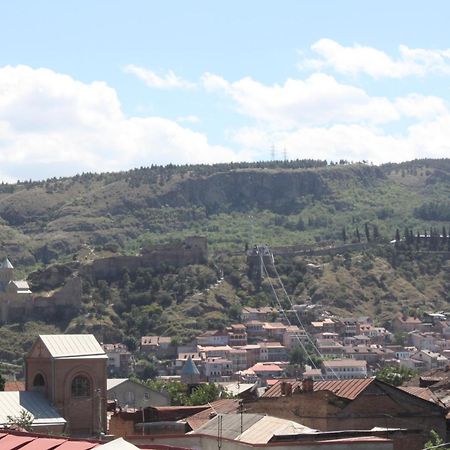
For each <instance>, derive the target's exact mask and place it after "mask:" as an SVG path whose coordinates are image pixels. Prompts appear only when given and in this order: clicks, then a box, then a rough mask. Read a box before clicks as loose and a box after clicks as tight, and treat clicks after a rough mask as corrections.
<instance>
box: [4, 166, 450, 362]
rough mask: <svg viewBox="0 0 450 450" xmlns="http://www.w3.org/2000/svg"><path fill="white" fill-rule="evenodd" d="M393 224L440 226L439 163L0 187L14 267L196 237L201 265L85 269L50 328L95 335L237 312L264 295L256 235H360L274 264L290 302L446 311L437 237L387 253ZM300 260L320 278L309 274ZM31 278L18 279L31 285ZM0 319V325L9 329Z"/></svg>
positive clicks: (444, 186) (193, 170) (166, 327)
mask: <svg viewBox="0 0 450 450" xmlns="http://www.w3.org/2000/svg"><path fill="white" fill-rule="evenodd" d="M344 230H345V231H344ZM397 230H398V233H399V234H400V235H401V236H404V235H408V236H410V235H411V233H412V235H413V236H416V234H417V233H420V234H424V233H426V234H427V235H430V234H433V235H434V236H436V235H437V234H442V233H443V232H445V233H447V231H446V230H448V231H450V160H449V159H443V160H416V161H410V162H405V163H402V164H388V165H383V166H370V165H367V164H360V163H359V164H347V163H345V164H344V163H343V164H332V165H329V164H328V165H327V164H326V163H325V162H323V161H310V160H308V161H287V162H283V161H273V162H267V163H263V162H261V163H240V164H220V165H213V166H203V165H199V166H174V165H170V166H166V167H158V166H155V167H150V168H141V169H136V170H132V171H129V172H122V173H105V174H82V175H78V176H75V177H71V178H61V179H50V180H46V181H42V182H19V183H17V184H15V185H7V184H2V185H1V186H0V239H1V242H2V253H3V256H5V255H9V257H10V259H11V260H12V261H13V263H14V265H15V266H17V267H18V268H19V270H21V271H22V272H23V274H24V275H28V274H29V273H31V272H33V271H36V270H37V269H43V268H45V267H46V266H47V265H49V264H60V265H67V263H69V262H72V261H78V263H77V264H75V265H73V264H72V266H76V267H77V268H76V269H73V267H72V266H70V265H69V266H70V267H72V268H71V269H70V270H69V269H67V273H68V274H69V275H70V274H71V273H72V272H73V271H74V270H79V267H83V266H85V265H87V264H89V263H90V262H91V261H92V260H94V259H97V258H102V257H106V256H114V255H117V256H118V255H135V254H138V253H139V252H140V249H141V248H142V247H144V246H147V245H150V244H158V243H167V242H171V241H173V240H176V239H181V238H183V237H185V236H189V235H194V234H201V235H205V236H207V238H208V243H209V255H210V257H209V263H208V265H204V266H203V265H198V266H187V267H184V268H175V267H162V268H159V269H157V270H156V269H154V268H153V269H151V268H148V270H145V269H140V270H139V271H137V272H136V271H135V272H134V273H121V275H120V277H117V279H111V280H101V279H95V278H92V277H88V276H85V279H84V293H83V301H84V307H83V311H81V314H80V316H79V317H74V318H73V320H72V321H71V322H70V323H65V324H50V325H56V326H58V327H59V328H60V329H62V330H63V331H65V330H70V331H82V330H89V331H93V332H95V333H96V334H98V335H99V336H101V337H102V338H103V339H104V340H116V339H122V338H124V336H134V337H136V338H137V337H138V336H139V335H141V334H151V333H164V334H166V335H174V336H178V337H180V338H187V337H189V336H191V335H193V334H195V333H196V332H198V331H199V330H203V329H206V328H208V327H209V328H211V327H216V326H222V325H226V324H227V323H229V322H230V321H232V320H238V317H239V309H240V308H241V307H242V305H245V304H248V305H255V304H269V303H273V302H274V299H273V295H272V294H271V291H270V286H268V285H267V280H263V282H262V283H261V284H260V283H256V284H255V281H254V280H252V279H250V278H249V277H248V267H247V264H246V260H245V256H244V248H246V246H252V245H254V244H256V243H266V244H269V245H270V246H272V247H282V246H306V247H308V248H315V247H320V246H321V247H322V248H324V247H327V246H328V247H329V246H332V247H333V246H342V245H343V244H349V243H351V242H366V241H367V238H368V239H369V241H370V247H368V248H365V249H364V250H362V251H357V252H355V251H351V249H350V248H348V249H347V250H346V251H345V252H341V253H342V254H338V255H336V254H328V255H327V254H325V255H321V256H320V255H317V254H315V255H316V256H313V255H310V256H308V255H300V256H289V257H288V256H280V257H279V258H277V261H278V264H280V265H281V268H282V269H281V273H282V277H284V279H285V281H286V285H287V286H288V291H289V293H290V294H291V295H292V297H293V299H294V301H295V302H298V303H303V302H306V301H308V302H310V301H311V302H313V303H320V304H321V305H322V306H323V307H324V308H326V309H329V310H331V311H334V312H338V313H341V314H345V313H352V314H354V313H358V314H371V315H374V316H375V317H376V318H377V320H378V322H380V323H383V322H386V321H387V320H389V318H390V317H392V315H393V314H396V313H397V312H398V311H400V310H404V309H405V308H406V309H410V310H412V311H416V310H417V311H418V312H420V311H423V310H425V309H431V308H439V309H443V308H445V307H446V304H447V301H448V300H449V298H448V292H449V289H448V288H449V275H448V273H449V270H448V268H449V267H448V260H447V253H446V251H447V248H446V247H445V244H442V243H439V245H437V246H435V247H433V248H430V246H429V245H428V241H427V243H426V245H424V244H423V243H422V244H421V246H420V248H416V247H415V246H414V245H412V244H411V245H408V246H404V245H403V244H402V248H395V247H394V246H393V245H391V244H389V241H391V240H392V239H394V237H395V236H396V234H397ZM344 240H345V242H344ZM429 242H432V241H431V240H430V241H429ZM433 242H434V241H433ZM433 245H434V244H433ZM403 247H404V248H403ZM334 253H336V252H334ZM308 261H309V262H311V263H313V264H316V265H320V266H321V267H322V270H321V271H320V273H310V272H308V270H307V269H306V266H305V264H306V262H308ZM69 266H68V267H69ZM81 272H83V271H81ZM222 272H223V273H224V275H225V279H224V280H223V281H221V282H219V283H218V279H219V276H220V273H222ZM41 273H42V272H35V273H34V274H33V275H32V276H31V277H30V279H32V280H33V282H34V283H36V285H39V276H40V275H39V274H41ZM36 274H37V275H36ZM45 320H46V318H45V317H44V318H43V322H45ZM8 327H9V328H8ZM8 327H3V328H0V331H1V332H3V333H5V332H8V333H10V332H13V331H14V329H13V328H11V327H13V326H12V325H11V326H8ZM38 328H39V327H37V328H36V327H32V328H31V329H32V330H37V329H38ZM8 336H9V335H8ZM8 339H10V338H8ZM12 359H14V358H12Z"/></svg>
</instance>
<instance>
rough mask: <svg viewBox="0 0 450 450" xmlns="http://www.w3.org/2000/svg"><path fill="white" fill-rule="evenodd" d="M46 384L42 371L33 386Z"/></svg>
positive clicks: (35, 378)
mask: <svg viewBox="0 0 450 450" xmlns="http://www.w3.org/2000/svg"><path fill="white" fill-rule="evenodd" d="M42 386H45V380H44V377H43V376H42V374H41V373H38V374H37V375H36V376H35V377H34V380H33V387H42Z"/></svg>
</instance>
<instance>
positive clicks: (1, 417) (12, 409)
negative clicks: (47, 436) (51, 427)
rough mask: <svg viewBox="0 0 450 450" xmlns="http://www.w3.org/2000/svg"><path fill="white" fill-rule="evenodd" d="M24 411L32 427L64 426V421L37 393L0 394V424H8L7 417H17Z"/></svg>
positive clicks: (16, 392)
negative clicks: (29, 415) (31, 421)
mask: <svg viewBox="0 0 450 450" xmlns="http://www.w3.org/2000/svg"><path fill="white" fill-rule="evenodd" d="M22 411H26V412H28V413H29V414H31V416H32V417H33V424H34V425H37V426H38V425H46V424H65V423H66V421H65V419H64V418H63V417H62V416H61V415H60V414H59V413H58V411H56V409H55V408H53V407H52V406H51V404H50V402H49V401H48V400H47V399H46V398H45V397H44V396H43V395H42V394H40V393H38V392H30V391H25V392H18V391H15V392H14V391H10V392H0V424H7V423H8V416H12V417H17V416H18V415H19V414H21V412H22Z"/></svg>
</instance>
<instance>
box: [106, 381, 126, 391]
mask: <svg viewBox="0 0 450 450" xmlns="http://www.w3.org/2000/svg"><path fill="white" fill-rule="evenodd" d="M125 381H128V378H108V379H107V380H106V390H107V391H109V390H110V389H114V388H115V387H117V386H119V384H122V383H125Z"/></svg>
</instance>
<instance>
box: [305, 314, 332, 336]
mask: <svg viewBox="0 0 450 450" xmlns="http://www.w3.org/2000/svg"><path fill="white" fill-rule="evenodd" d="M310 330H311V333H312V334H316V333H324V332H331V333H333V332H335V331H336V324H335V322H334V321H333V320H332V319H330V318H328V317H327V318H326V319H324V320H320V321H313V322H311V324H310Z"/></svg>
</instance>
